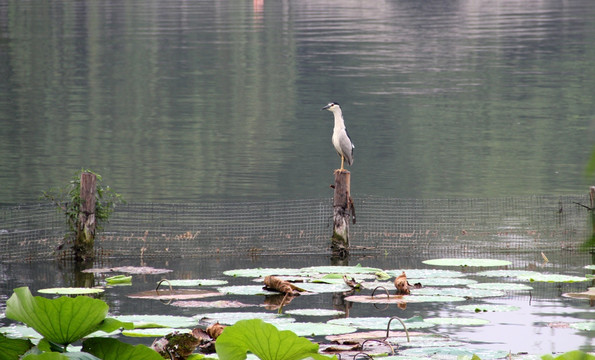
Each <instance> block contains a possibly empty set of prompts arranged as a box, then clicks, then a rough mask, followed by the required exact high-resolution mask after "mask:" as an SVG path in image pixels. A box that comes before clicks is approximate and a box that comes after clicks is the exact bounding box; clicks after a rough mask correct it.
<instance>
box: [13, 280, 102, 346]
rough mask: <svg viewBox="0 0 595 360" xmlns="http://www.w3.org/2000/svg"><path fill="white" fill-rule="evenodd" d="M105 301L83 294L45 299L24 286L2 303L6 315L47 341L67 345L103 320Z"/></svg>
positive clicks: (94, 328) (95, 328)
mask: <svg viewBox="0 0 595 360" xmlns="http://www.w3.org/2000/svg"><path fill="white" fill-rule="evenodd" d="M107 311H108V306H107V304H106V303H105V302H103V301H101V300H97V299H92V298H90V297H87V296H77V297H76V298H70V297H64V296H63V297H59V298H57V299H46V298H43V297H40V296H32V295H31V291H29V288H27V287H21V288H17V289H15V290H14V294H13V295H12V296H11V297H10V299H8V301H7V302H6V317H7V318H9V319H12V320H16V321H20V322H22V323H25V324H27V325H29V326H30V327H32V328H34V329H35V330H36V331H37V332H38V333H40V334H41V335H43V336H44V337H45V338H46V339H48V340H49V341H52V342H54V343H57V344H62V345H67V344H70V343H72V342H74V341H76V340H78V339H80V338H82V337H84V336H85V335H88V334H90V333H92V332H93V331H95V330H97V329H98V327H99V325H100V324H101V323H102V321H103V320H104V319H105V317H106V315H107Z"/></svg>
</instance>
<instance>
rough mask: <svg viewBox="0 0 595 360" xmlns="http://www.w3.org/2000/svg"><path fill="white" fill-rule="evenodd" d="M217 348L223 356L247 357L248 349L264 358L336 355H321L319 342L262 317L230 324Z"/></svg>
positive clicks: (283, 359)
mask: <svg viewBox="0 0 595 360" xmlns="http://www.w3.org/2000/svg"><path fill="white" fill-rule="evenodd" d="M215 348H216V349H217V355H218V356H219V358H220V359H234V360H243V359H246V353H247V352H248V351H250V352H252V353H254V355H256V356H257V357H258V358H259V359H262V360H299V359H304V358H307V357H310V358H313V359H315V360H317V359H333V358H334V359H336V357H328V356H324V355H320V354H319V353H318V344H314V343H312V342H311V341H310V340H308V339H305V338H301V337H299V336H297V335H296V334H295V333H293V332H291V331H279V330H278V329H277V328H276V327H275V326H273V325H271V324H267V323H265V322H263V321H262V320H259V319H252V320H241V321H238V322H237V323H236V324H235V325H233V326H230V327H228V328H226V329H225V330H224V331H223V333H222V334H221V335H220V336H219V337H218V338H217V342H216V343H215Z"/></svg>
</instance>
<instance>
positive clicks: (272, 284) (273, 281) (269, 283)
mask: <svg viewBox="0 0 595 360" xmlns="http://www.w3.org/2000/svg"><path fill="white" fill-rule="evenodd" d="M264 286H265V289H266V290H275V291H279V292H282V293H285V294H296V293H299V292H300V291H303V290H302V289H300V288H298V287H297V286H295V285H293V284H291V283H290V282H289V281H285V280H282V279H279V278H278V277H276V276H272V275H269V276H266V277H265V278H264Z"/></svg>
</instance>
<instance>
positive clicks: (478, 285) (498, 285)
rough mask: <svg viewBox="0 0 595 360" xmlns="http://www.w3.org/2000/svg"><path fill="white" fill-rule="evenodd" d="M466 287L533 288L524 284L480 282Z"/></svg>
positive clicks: (521, 289)
mask: <svg viewBox="0 0 595 360" xmlns="http://www.w3.org/2000/svg"><path fill="white" fill-rule="evenodd" d="M467 287H469V288H471V289H485V290H504V291H523V290H533V288H532V287H531V286H528V285H525V284H515V283H481V284H469V285H467Z"/></svg>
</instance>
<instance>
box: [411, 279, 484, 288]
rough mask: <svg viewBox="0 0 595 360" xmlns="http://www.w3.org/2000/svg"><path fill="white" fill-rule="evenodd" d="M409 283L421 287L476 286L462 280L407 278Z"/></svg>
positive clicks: (473, 282) (466, 280)
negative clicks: (418, 284)
mask: <svg viewBox="0 0 595 360" xmlns="http://www.w3.org/2000/svg"><path fill="white" fill-rule="evenodd" d="M407 279H408V280H409V283H411V284H415V283H421V284H422V285H423V286H459V285H471V284H476V283H477V281H475V280H471V279H463V278H426V279H418V278H409V277H407Z"/></svg>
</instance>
